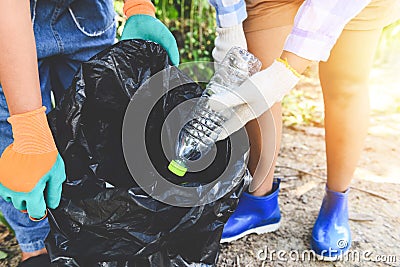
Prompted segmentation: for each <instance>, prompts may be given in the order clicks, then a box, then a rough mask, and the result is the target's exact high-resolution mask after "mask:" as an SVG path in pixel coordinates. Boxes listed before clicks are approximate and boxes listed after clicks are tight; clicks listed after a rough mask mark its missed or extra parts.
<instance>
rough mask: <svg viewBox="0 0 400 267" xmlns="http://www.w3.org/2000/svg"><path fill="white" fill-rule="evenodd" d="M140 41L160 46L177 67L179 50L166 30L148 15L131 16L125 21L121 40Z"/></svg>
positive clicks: (158, 21) (159, 22)
mask: <svg viewBox="0 0 400 267" xmlns="http://www.w3.org/2000/svg"><path fill="white" fill-rule="evenodd" d="M129 39H142V40H147V41H152V42H155V43H158V44H160V45H161V46H162V47H164V49H165V50H166V51H167V53H168V56H169V58H170V59H171V62H172V64H174V65H175V66H177V65H179V50H178V45H177V44H176V40H175V38H174V36H173V35H172V33H171V32H170V31H169V30H168V28H167V27H166V26H165V25H164V24H163V23H162V22H161V21H160V20H158V19H156V18H154V17H152V16H149V15H141V14H140V15H133V16H131V17H129V19H128V20H127V21H126V24H125V27H124V30H123V32H122V37H121V40H129Z"/></svg>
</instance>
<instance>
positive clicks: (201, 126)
mask: <svg viewBox="0 0 400 267" xmlns="http://www.w3.org/2000/svg"><path fill="white" fill-rule="evenodd" d="M260 69H261V62H260V61H259V60H258V59H257V58H256V57H255V56H254V55H252V54H251V53H250V52H248V51H246V50H245V49H242V48H240V47H233V48H231V49H230V50H229V51H228V53H227V54H226V56H225V58H224V59H223V61H222V62H221V64H219V65H218V68H217V70H216V72H215V73H214V76H213V77H212V78H211V80H210V82H209V83H208V85H207V87H206V89H205V90H204V92H203V94H202V96H201V97H200V98H199V100H198V102H197V103H196V105H195V107H194V108H193V111H192V118H193V119H192V120H190V121H189V122H188V123H186V124H185V126H184V127H183V128H182V129H181V131H180V132H179V137H178V141H177V144H176V153H175V154H176V158H175V159H174V160H172V161H171V162H170V164H169V166H168V169H169V170H170V171H171V172H172V173H174V174H176V175H178V176H184V175H185V174H186V172H187V163H188V161H193V160H197V159H199V158H200V157H201V156H202V155H205V154H206V153H208V152H209V151H210V149H211V147H212V145H213V144H214V143H215V141H216V140H217V139H218V136H219V134H220V133H221V132H222V130H223V128H222V125H223V123H224V122H225V121H227V120H229V119H230V118H231V116H232V114H233V112H234V111H233V110H231V109H229V108H226V109H222V110H220V111H218V112H216V111H214V110H212V109H211V108H210V105H209V101H208V98H209V96H211V95H212V94H215V93H219V92H222V91H225V90H227V89H228V88H229V90H235V88H237V87H239V86H240V85H241V84H242V83H243V82H244V81H245V80H246V79H247V78H248V77H250V76H251V75H253V74H255V73H256V72H258V71H260Z"/></svg>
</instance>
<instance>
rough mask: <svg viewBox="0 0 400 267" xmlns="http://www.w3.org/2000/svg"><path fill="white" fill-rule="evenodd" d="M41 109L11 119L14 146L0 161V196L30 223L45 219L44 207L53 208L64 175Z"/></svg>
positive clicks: (6, 151)
mask: <svg viewBox="0 0 400 267" xmlns="http://www.w3.org/2000/svg"><path fill="white" fill-rule="evenodd" d="M45 110H46V108H45V107H42V108H40V109H37V110H34V111H31V112H28V113H24V114H18V115H13V116H11V117H10V118H9V119H8V121H9V122H10V123H11V126H12V129H13V136H14V143H12V144H11V145H10V146H8V147H7V148H6V149H5V150H4V152H3V154H2V156H1V158H0V196H1V197H2V198H3V199H4V200H6V201H11V202H12V203H13V205H14V207H15V208H16V209H18V210H20V211H27V212H28V214H29V216H30V218H31V220H42V219H44V218H45V217H46V214H47V211H46V205H47V207H49V208H52V209H55V208H56V207H57V206H58V205H59V203H60V199H61V189H62V183H63V182H64V180H65V178H66V175H65V170H64V162H63V160H62V158H61V156H60V155H59V154H58V151H57V148H56V145H55V143H54V140H53V136H52V134H51V131H50V128H49V126H48V123H47V118H46V114H45Z"/></svg>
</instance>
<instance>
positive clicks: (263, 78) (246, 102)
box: [209, 60, 300, 140]
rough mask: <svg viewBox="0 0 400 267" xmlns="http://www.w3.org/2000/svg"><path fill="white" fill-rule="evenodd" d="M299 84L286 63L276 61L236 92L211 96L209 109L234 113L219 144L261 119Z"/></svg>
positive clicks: (229, 91) (295, 75) (231, 91)
mask: <svg viewBox="0 0 400 267" xmlns="http://www.w3.org/2000/svg"><path fill="white" fill-rule="evenodd" d="M299 80H300V75H299V74H297V73H296V71H295V70H293V69H292V68H291V67H290V66H289V65H288V64H287V63H286V62H285V61H282V60H275V61H274V63H273V64H272V65H271V66H270V67H268V68H267V69H265V70H263V71H260V72H258V73H256V74H254V75H253V76H251V77H250V78H248V79H247V80H246V81H244V82H243V84H242V85H241V86H240V87H239V88H237V89H234V90H227V91H224V92H221V93H216V94H214V95H211V96H210V98H209V103H210V107H211V109H213V110H215V111H221V110H224V109H226V108H231V109H233V110H234V112H235V113H234V115H233V116H232V118H231V119H229V120H228V121H227V122H225V124H224V125H223V128H224V130H223V131H222V133H221V134H220V135H219V137H218V140H223V139H225V138H226V137H228V136H229V135H231V134H232V133H234V132H236V131H237V130H239V129H240V128H242V127H243V126H244V125H246V123H247V122H249V121H250V120H253V119H255V118H258V117H259V116H261V115H262V114H263V113H264V112H266V111H267V110H268V109H269V108H270V107H272V105H273V104H275V103H276V102H280V101H282V98H283V97H284V96H285V95H286V94H287V93H288V92H289V91H290V90H291V89H292V88H293V87H294V86H295V85H296V84H297V82H298V81H299Z"/></svg>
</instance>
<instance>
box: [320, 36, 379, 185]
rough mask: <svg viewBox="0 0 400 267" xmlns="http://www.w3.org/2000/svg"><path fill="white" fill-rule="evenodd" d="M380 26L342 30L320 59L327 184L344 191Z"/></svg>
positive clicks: (360, 132) (363, 126)
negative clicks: (326, 59) (324, 58)
mask: <svg viewBox="0 0 400 267" xmlns="http://www.w3.org/2000/svg"><path fill="white" fill-rule="evenodd" d="M380 33H381V29H378V30H371V31H348V30H345V31H343V33H342V35H341V36H340V38H339V40H338V42H337V43H336V45H335V47H334V49H333V50H332V52H331V56H330V58H329V60H328V61H327V62H326V63H324V62H322V63H320V65H319V72H320V80H321V85H322V89H323V93H324V103H325V135H326V137H325V142H326V157H327V169H328V183H327V184H328V188H329V189H330V190H333V191H336V192H343V191H345V190H346V189H347V188H348V187H349V184H350V181H351V179H352V176H353V173H354V170H355V168H356V165H357V161H358V160H359V157H360V154H361V151H362V148H363V145H364V139H365V136H366V134H367V128H368V123H369V97H368V87H367V82H368V75H369V72H370V69H371V65H372V62H373V56H374V52H375V49H376V46H377V43H378V40H379V36H380Z"/></svg>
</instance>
